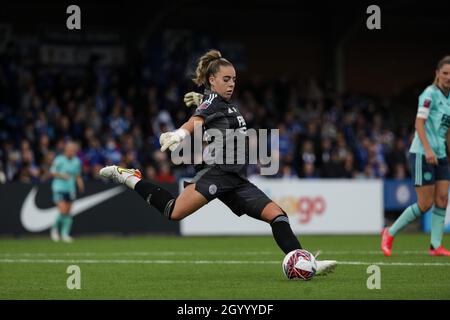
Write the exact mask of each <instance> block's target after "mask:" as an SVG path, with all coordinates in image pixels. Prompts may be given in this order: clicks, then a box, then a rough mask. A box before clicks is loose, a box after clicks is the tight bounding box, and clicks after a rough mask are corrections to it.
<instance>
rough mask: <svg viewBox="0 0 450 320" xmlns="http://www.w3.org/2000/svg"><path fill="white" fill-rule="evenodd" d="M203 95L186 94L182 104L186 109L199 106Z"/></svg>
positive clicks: (192, 92) (195, 93)
mask: <svg viewBox="0 0 450 320" xmlns="http://www.w3.org/2000/svg"><path fill="white" fill-rule="evenodd" d="M202 100H203V95H202V94H201V93H197V92H194V91H191V92H188V93H186V94H185V95H184V99H183V101H184V103H185V104H186V107H188V108H189V107H191V106H197V107H198V106H199V105H200V104H201V103H202Z"/></svg>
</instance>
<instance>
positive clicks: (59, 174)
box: [50, 141, 84, 242]
mask: <svg viewBox="0 0 450 320" xmlns="http://www.w3.org/2000/svg"><path fill="white" fill-rule="evenodd" d="M77 151H78V145H77V144H76V143H75V142H72V141H68V142H66V144H65V145H64V154H61V155H58V156H56V157H55V159H54V160H53V163H52V166H51V169H50V171H51V174H52V176H53V181H52V192H53V201H54V202H55V204H56V205H57V207H58V210H59V215H58V217H57V218H56V221H55V223H54V224H53V226H52V228H51V231H50V236H51V238H52V240H53V241H59V240H60V239H61V240H62V241H64V242H72V241H73V239H72V237H70V230H71V227H72V217H71V215H70V209H71V207H72V202H73V201H74V200H75V197H76V184H77V185H78V190H79V191H80V193H82V192H84V183H83V179H82V178H81V161H80V159H78V157H77V155H76V154H77Z"/></svg>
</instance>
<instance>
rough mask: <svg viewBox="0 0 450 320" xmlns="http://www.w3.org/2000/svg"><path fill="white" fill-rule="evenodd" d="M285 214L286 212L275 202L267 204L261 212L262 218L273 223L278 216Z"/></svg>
mask: <svg viewBox="0 0 450 320" xmlns="http://www.w3.org/2000/svg"><path fill="white" fill-rule="evenodd" d="M281 215H285V216H286V213H285V212H284V211H283V210H282V209H281V208H280V207H279V206H278V205H276V204H275V203H274V202H271V203H269V204H267V205H266V207H265V208H264V209H263V211H262V213H261V218H262V220H264V221H266V222H268V223H272V221H274V220H275V219H276V218H277V217H278V216H281Z"/></svg>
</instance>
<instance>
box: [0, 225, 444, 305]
mask: <svg viewBox="0 0 450 320" xmlns="http://www.w3.org/2000/svg"><path fill="white" fill-rule="evenodd" d="M300 240H301V242H302V245H303V247H304V248H305V249H308V250H309V251H311V252H313V253H314V252H315V251H317V250H321V251H322V253H321V255H320V258H321V259H334V260H337V261H338V262H339V265H338V267H337V269H336V271H335V273H333V274H330V275H327V276H316V277H315V278H313V279H312V280H311V281H308V282H304V281H289V280H287V279H285V277H284V275H283V273H282V271H281V261H282V260H283V257H284V255H283V254H282V252H281V251H280V250H279V249H278V247H276V244H275V243H274V241H273V239H272V237H269V236H268V237H262V236H261V237H175V236H174V237H170V236H167V237H166V236H138V237H113V236H108V237H106V236H98V237H79V238H76V239H75V242H74V243H72V244H63V243H52V242H51V241H50V240H49V239H47V238H43V237H30V238H26V239H19V240H16V239H7V238H3V239H1V240H0V299H152V300H155V299H164V300H166V299H170V300H172V299H188V300H189V299H224V300H227V299H270V300H272V299H275V300H277V299H283V300H284V299H299V300H305V299H450V258H448V257H429V256H428V255H427V247H428V242H429V236H428V235H422V234H420V235H419V234H417V235H411V234H404V235H400V236H398V237H397V238H396V242H395V244H394V249H395V251H394V254H393V256H392V257H389V258H386V257H384V256H383V255H382V254H381V252H380V251H379V237H378V236H301V237H300ZM447 242H448V240H447ZM447 244H448V243H447ZM372 264H376V265H378V266H379V267H380V269H381V289H372V290H369V289H368V288H367V279H368V277H369V276H370V274H368V273H367V268H368V266H369V265H372ZM69 265H77V266H79V267H80V270H81V289H79V290H76V289H75V290H69V289H68V288H67V286H66V282H67V278H68V277H69V276H70V274H67V273H66V270H67V267H68V266H69Z"/></svg>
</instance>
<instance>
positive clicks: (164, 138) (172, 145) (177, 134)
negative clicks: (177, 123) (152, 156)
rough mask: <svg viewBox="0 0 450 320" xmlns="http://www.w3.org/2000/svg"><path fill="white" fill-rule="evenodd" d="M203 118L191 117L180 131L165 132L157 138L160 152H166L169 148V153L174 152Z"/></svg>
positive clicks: (201, 122) (200, 123)
mask: <svg viewBox="0 0 450 320" xmlns="http://www.w3.org/2000/svg"><path fill="white" fill-rule="evenodd" d="M203 121H204V120H203V118H202V117H198V116H192V117H191V118H190V119H189V120H188V121H187V122H186V123H185V124H183V125H182V126H181V127H180V129H178V130H176V131H173V132H165V133H163V134H161V136H160V137H159V143H160V144H161V151H163V152H164V151H166V150H167V148H169V150H170V151H173V150H175V149H176V148H177V147H178V145H179V144H180V143H181V141H183V140H184V138H186V136H187V135H190V134H192V133H193V132H194V127H195V125H202V124H203Z"/></svg>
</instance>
